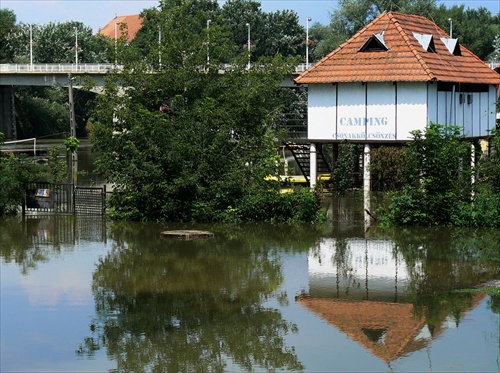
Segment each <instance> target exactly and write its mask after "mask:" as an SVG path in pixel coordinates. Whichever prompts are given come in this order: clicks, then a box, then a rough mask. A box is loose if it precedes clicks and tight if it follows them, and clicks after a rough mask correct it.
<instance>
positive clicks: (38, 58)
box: [7, 21, 109, 63]
mask: <svg viewBox="0 0 500 373" xmlns="http://www.w3.org/2000/svg"><path fill="white" fill-rule="evenodd" d="M30 28H31V31H30ZM30 32H31V38H30ZM7 39H8V43H9V45H10V46H11V48H12V51H13V60H12V62H16V63H28V62H30V59H31V57H32V58H33V63H75V60H76V58H78V62H79V63H103V62H106V61H108V60H109V58H108V53H109V52H108V48H109V41H108V40H107V38H105V37H104V36H102V35H94V34H93V32H92V29H91V28H90V27H88V26H85V25H84V24H83V23H81V22H75V21H69V22H62V23H53V22H50V23H48V24H45V25H31V27H30V25H29V24H24V23H20V24H16V25H15V27H13V28H12V29H11V31H10V33H9V36H8V37H7ZM30 41H31V46H30ZM30 47H31V51H30ZM75 49H77V52H78V53H76V51H75Z"/></svg>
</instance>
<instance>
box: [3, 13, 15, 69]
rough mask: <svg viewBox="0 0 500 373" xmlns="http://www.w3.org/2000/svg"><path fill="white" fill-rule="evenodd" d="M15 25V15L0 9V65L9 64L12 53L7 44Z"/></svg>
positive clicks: (12, 56) (10, 47) (12, 57)
mask: <svg viewBox="0 0 500 373" xmlns="http://www.w3.org/2000/svg"><path fill="white" fill-rule="evenodd" d="M15 24H16V15H15V14H14V12H13V11H12V10H10V9H0V63H11V62H12V61H13V59H14V51H13V49H12V46H11V45H10V44H9V41H8V36H9V34H10V33H11V32H12V30H13V29H14V27H15Z"/></svg>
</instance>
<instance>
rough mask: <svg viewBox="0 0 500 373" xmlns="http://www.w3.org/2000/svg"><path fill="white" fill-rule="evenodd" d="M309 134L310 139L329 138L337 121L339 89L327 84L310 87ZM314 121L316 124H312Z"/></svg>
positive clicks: (308, 108)
mask: <svg viewBox="0 0 500 373" xmlns="http://www.w3.org/2000/svg"><path fill="white" fill-rule="evenodd" d="M308 96H309V98H308V107H307V117H308V126H307V136H308V138H309V139H329V140H331V138H332V133H333V132H334V130H335V123H336V122H337V107H336V105H337V89H336V87H335V86H331V85H327V84H311V85H309V87H308ZM312 123H314V125H311V124H312Z"/></svg>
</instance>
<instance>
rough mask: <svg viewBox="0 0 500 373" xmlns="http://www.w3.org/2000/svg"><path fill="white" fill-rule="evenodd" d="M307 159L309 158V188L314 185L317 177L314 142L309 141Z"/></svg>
mask: <svg viewBox="0 0 500 373" xmlns="http://www.w3.org/2000/svg"><path fill="white" fill-rule="evenodd" d="M309 159H310V167H309V169H310V172H309V173H310V175H309V177H310V182H309V185H310V186H311V188H314V187H316V180H317V178H318V171H317V170H318V160H317V154H316V144H315V143H313V142H312V143H311V146H310V148H309Z"/></svg>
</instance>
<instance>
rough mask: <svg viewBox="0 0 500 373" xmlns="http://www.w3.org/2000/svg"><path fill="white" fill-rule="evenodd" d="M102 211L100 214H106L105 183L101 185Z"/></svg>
mask: <svg viewBox="0 0 500 373" xmlns="http://www.w3.org/2000/svg"><path fill="white" fill-rule="evenodd" d="M101 206H102V212H101V215H102V216H104V215H106V184H104V185H103V187H102V205H101Z"/></svg>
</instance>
